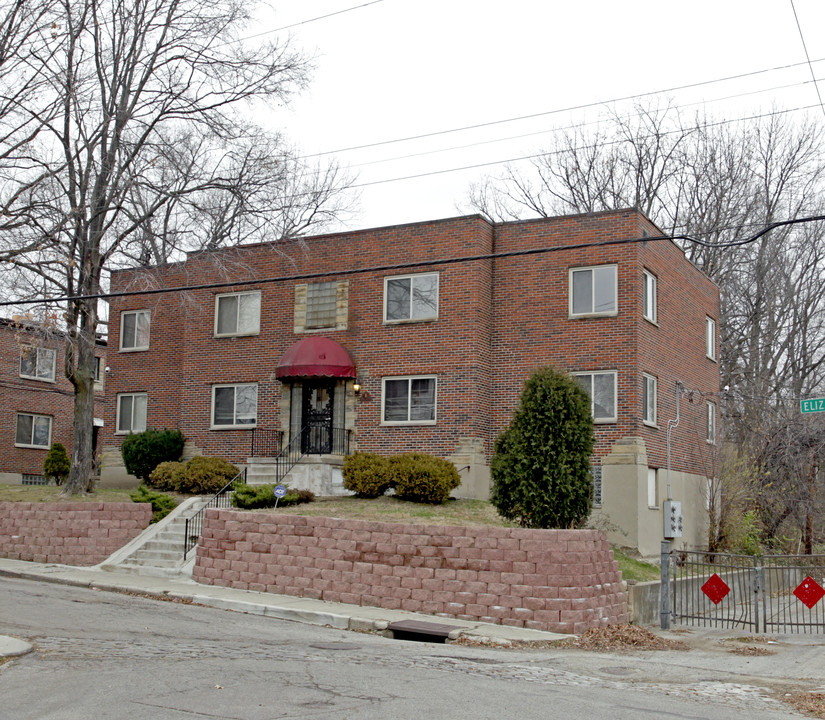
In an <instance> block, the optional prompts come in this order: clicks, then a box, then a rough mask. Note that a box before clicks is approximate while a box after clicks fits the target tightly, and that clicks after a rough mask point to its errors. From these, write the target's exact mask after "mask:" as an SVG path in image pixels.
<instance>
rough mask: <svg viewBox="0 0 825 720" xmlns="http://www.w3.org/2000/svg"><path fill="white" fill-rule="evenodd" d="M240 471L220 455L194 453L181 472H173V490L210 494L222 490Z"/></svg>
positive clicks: (193, 493) (192, 493)
mask: <svg viewBox="0 0 825 720" xmlns="http://www.w3.org/2000/svg"><path fill="white" fill-rule="evenodd" d="M239 472H240V471H239V470H238V468H236V467H235V466H234V465H233V464H232V463H231V462H229V461H228V460H225V459H224V458H220V457H205V456H203V455H196V456H195V457H193V458H192V459H191V460H189V461H188V462H187V463H186V466H185V468H184V469H183V472H181V473H177V474H175V476H174V477H175V490H176V491H177V492H180V493H189V494H191V495H210V494H213V493H216V492H218V490H222V489H223V488H224V487H226V485H228V484H229V481H230V480H231V479H232V478H234V477H235V476H236V475H237V474H238V473H239Z"/></svg>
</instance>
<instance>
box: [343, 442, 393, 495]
mask: <svg viewBox="0 0 825 720" xmlns="http://www.w3.org/2000/svg"><path fill="white" fill-rule="evenodd" d="M389 469H390V468H389V460H388V459H387V458H385V457H382V456H381V455H376V454H375V453H369V452H356V453H353V454H352V455H348V456H347V457H346V458H345V459H344V466H343V468H342V470H341V473H342V475H343V476H344V487H345V488H346V489H347V490H350V491H351V492H354V493H355V494H356V495H357V496H358V497H361V498H377V497H380V496H381V495H383V494H384V493H385V492H387V490H389V488H390V481H391V478H390V474H389Z"/></svg>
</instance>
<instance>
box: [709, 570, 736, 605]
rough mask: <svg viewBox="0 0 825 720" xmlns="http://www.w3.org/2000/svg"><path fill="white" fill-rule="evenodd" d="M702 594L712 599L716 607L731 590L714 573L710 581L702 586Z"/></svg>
mask: <svg viewBox="0 0 825 720" xmlns="http://www.w3.org/2000/svg"><path fill="white" fill-rule="evenodd" d="M702 592H703V593H705V595H707V596H708V598H710V600H711V602H713V604H714V605H718V604H719V603H720V602H721V601H722V599H723V598H724V597H725V595H727V594H728V593H729V592H730V588H729V587H728V584H727V583H726V582H725V581H724V580H722V578H720V577H719V576H718V575H717V574H716V573H713V575H711V576H710V578H709V579H708V581H707V582H706V583H705V584H704V585H702Z"/></svg>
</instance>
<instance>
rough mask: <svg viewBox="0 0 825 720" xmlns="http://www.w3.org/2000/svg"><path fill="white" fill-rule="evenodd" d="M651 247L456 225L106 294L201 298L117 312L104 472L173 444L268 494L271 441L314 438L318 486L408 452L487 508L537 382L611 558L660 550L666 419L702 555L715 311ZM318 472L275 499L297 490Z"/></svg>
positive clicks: (188, 267)
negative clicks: (581, 443) (454, 479)
mask: <svg viewBox="0 0 825 720" xmlns="http://www.w3.org/2000/svg"><path fill="white" fill-rule="evenodd" d="M661 234H662V233H661V231H660V230H659V229H658V228H657V227H656V226H655V225H653V224H652V223H651V222H650V221H649V220H648V219H647V218H645V217H644V216H643V215H642V214H640V213H639V212H637V211H635V210H625V211H616V212H606V213H599V214H592V215H577V216H566V217H557V218H549V219H540V220H530V221H523V222H511V223H501V224H491V223H490V222H488V221H487V220H485V219H484V218H482V217H480V216H468V217H459V218H453V219H447V220H438V221H433V222H423V223H415V224H409V225H401V226H396V227H385V228H377V229H370V230H363V231H356V232H346V233H340V234H330V235H323V236H318V237H311V238H306V239H303V240H301V241H293V242H289V243H281V244H277V245H276V244H273V245H268V244H261V245H253V246H244V247H240V248H234V249H231V250H219V251H213V252H201V253H194V254H191V255H189V257H188V258H187V260H186V261H185V262H182V263H178V264H173V265H168V266H164V267H157V268H142V269H136V270H124V271H119V272H115V273H113V275H112V291H113V292H115V293H117V292H121V291H127V290H135V289H139V290H145V289H147V288H156V289H160V288H184V287H188V288H193V287H195V286H198V287H200V288H201V289H188V290H185V291H178V292H171V293H157V294H148V293H144V294H136V295H129V296H124V297H119V298H114V299H113V300H112V303H111V312H110V318H111V323H110V327H111V332H110V337H109V342H110V347H111V348H112V350H111V351H110V353H109V361H108V362H109V365H110V366H111V374H110V375H109V377H108V378H107V381H108V387H107V391H108V392H109V393H110V396H111V398H112V402H111V403H110V405H109V408H108V410H107V415H106V422H105V428H104V442H103V444H104V449H107V450H108V453H107V454H106V456H107V459H106V460H105V466H106V468H107V470H106V471H105V472H108V473H109V474H110V475H111V477H112V478H113V479H114V478H115V476H116V475H117V473H118V472H121V473H122V472H123V471H122V468H118V467H117V463H118V460H119V445H120V441H121V439H122V436H123V435H124V434H126V433H128V432H130V431H139V430H142V429H143V428H145V427H152V428H162V427H168V428H180V430H182V431H183V433H184V435H185V437H186V438H187V452H188V453H190V454H194V453H196V452H197V453H203V454H208V455H221V456H224V457H227V458H229V459H230V460H232V461H233V462H236V463H241V464H245V465H248V466H249V471H250V476H252V474H253V470H255V469H256V468H257V472H258V476H259V477H265V476H266V472H267V471H266V467H265V466H266V463H267V462H268V459H267V457H266V456H270V458H269V459H271V456H272V455H274V454H276V453H277V449H276V450H272V449H271V446H272V444H273V443H272V440H271V438H272V437H273V433H275V437H276V438H277V439H276V441H275V443H274V444H275V446H276V448H279V447H283V446H284V445H286V444H287V443H288V441H289V439H290V438H296V437H298V436H300V433H301V428H306V427H310V426H311V427H312V428H314V429H313V430H312V431H311V432H310V433H309V434H306V433H305V435H304V437H303V438H302V439H301V440H300V443H301V445H302V448H301V449H302V451H303V452H304V453H305V454H307V456H309V457H305V458H304V459H303V463H305V464H306V463H307V462H308V460H309V459H310V458H314V459H315V460H316V461H317V462H316V463H315V465H314V466H313V467H314V468H315V470H318V469H319V468H321V467H327V468H332V470H331V474H329V477H331V478H332V479H331V481H329V482H331V483H332V484H333V485H334V484H335V483H336V482H340V472H339V471H336V470H335V468H336V467H337V465H336V460H335V456H336V455H340V454H341V453H343V452H347V451H352V450H353V449H359V450H367V451H373V452H378V453H381V454H394V453H400V452H408V451H423V452H429V453H433V454H436V455H439V456H442V457H446V458H449V459H451V460H452V461H453V462H455V463H456V465H457V466H458V467H459V468H460V469H461V472H462V476H463V478H464V481H463V484H462V488H461V489H460V492H461V493H462V494H464V495H465V496H476V497H485V496H486V494H487V492H488V489H489V467H488V465H489V459H490V454H491V451H492V446H493V443H494V440H495V438H496V436H497V434H498V433H499V432H500V431H501V429H502V428H503V427H504V426H505V425H506V424H507V423H508V421H509V419H510V417H511V414H512V411H513V409H514V407H515V405H516V403H517V400H518V396H519V393H520V391H521V387H522V383H523V381H524V380H525V378H526V377H527V376H528V375H529V374H530V372H531V371H532V370H534V369H535V368H537V367H540V366H543V365H548V364H550V365H554V366H556V367H557V368H559V369H562V370H564V371H567V372H569V373H571V374H572V375H574V376H575V377H577V378H578V380H579V381H580V382H581V383H582V384H583V385H584V386H585V387H586V389H587V390H588V391H589V392H590V394H591V397H592V398H593V414H594V419H595V432H596V438H597V443H596V450H595V454H594V458H593V466H594V474H595V476H596V482H597V487H596V503H597V506H600V510H599V512H600V513H601V514H602V516H603V517H604V519H605V520H606V521H607V522H606V523H605V525H606V526H607V527H609V528H614V529H613V530H612V531H611V532H612V535H613V537H612V539H613V540H614V541H615V542H618V543H619V544H622V545H628V546H631V547H639V548H640V549H642V551H643V552H645V553H646V554H652V553H653V552H656V548H657V547H658V545H657V543H658V540H659V539H660V538H661V527H662V519H661V505H662V500H663V499H664V498H665V497H667V495H666V492H667V488H666V486H665V485H666V480H665V476H666V472H665V468H666V458H667V426H668V421H671V420H672V421H674V422H675V419H676V415H677V398H678V402H679V413H680V414H679V424H678V425H677V426H676V427H675V428H673V430H672V436H671V471H672V472H671V489H672V491H673V496H674V497H676V498H678V499H681V500H682V501H683V504H684V510H685V518H684V519H685V536H684V541H685V543H686V544H688V545H701V544H702V543H703V540H704V538H703V532H704V531H703V527H704V520H705V517H704V515H705V502H706V480H705V478H707V477H709V476H711V475H712V472H713V470H712V458H713V455H714V453H713V449H714V446H715V442H716V438H715V432H716V414H717V409H716V402H717V397H718V391H719V372H718V365H717V361H716V348H717V331H716V327H717V319H718V315H719V293H718V289H717V287H716V286H715V285H714V284H713V283H712V282H711V281H709V280H708V279H707V278H706V277H705V276H704V275H702V274H701V273H700V272H699V271H698V270H697V269H696V268H695V267H694V266H693V265H692V264H691V263H690V262H688V261H687V259H686V258H685V256H684V254H683V253H682V251H681V250H680V249H679V248H678V247H677V246H676V245H675V244H673V243H672V242H670V241H667V240H644V239H645V238H653V237H656V236H660V235H661ZM376 268H381V269H376ZM233 283H235V284H233ZM203 286H210V287H203ZM677 382H679V383H681V387H682V388H684V389H685V391H686V392H685V393H677ZM341 438H345V439H346V440H347V441H348V443H349V444H348V445H346V446H345V445H343V444H342V441H341ZM253 444H254V445H255V448H254V449H253ZM268 446H269V447H268ZM267 447H268V449H264V448H267ZM293 447H294V446H293ZM342 448H343V449H342ZM261 456H264V457H261ZM262 468H263V469H262ZM315 470H313V471H312V472H307V473H305V474H304V476H302V477H301V478H300V481H299V480H298V478H297V477H292V478H289V482H290V483H291V484H292V485H293V486H296V487H301V486H307V485H311V484H312V483H313V482H317V481H318V477H319V476H318V473H317V472H315ZM319 472H320V471H319ZM336 472H337V475H336ZM313 473H314V474H313ZM313 478H315V479H314V480H313ZM104 480H105V476H104ZM113 481H115V480H113ZM324 482H326V483H327V484H326V485H323V483H324ZM329 482H328V481H322V485H323V486H322V487H313V488H312V489H315V490H320V491H321V492H324V491H325V490H329V487H330V486H329ZM677 493H679V494H677ZM680 494H681V495H680ZM651 549H652V550H651ZM649 551H650V552H649Z"/></svg>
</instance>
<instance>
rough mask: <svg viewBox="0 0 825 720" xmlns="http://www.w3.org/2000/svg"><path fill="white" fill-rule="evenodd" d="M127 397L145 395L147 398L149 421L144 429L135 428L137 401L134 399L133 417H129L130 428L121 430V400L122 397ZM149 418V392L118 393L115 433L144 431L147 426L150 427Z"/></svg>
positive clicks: (128, 433) (129, 433)
mask: <svg viewBox="0 0 825 720" xmlns="http://www.w3.org/2000/svg"><path fill="white" fill-rule="evenodd" d="M125 397H130V398H136V397H145V398H146V418H147V421H146V426H145V427H144V428H143V430H135V429H134V425H135V402H134V400H132V417H131V418H129V420H130V422H129V430H121V429H120V401H121V399H122V398H125ZM148 418H149V395H148V393H145V392H133V393H118V396H117V403H116V404H115V435H131V434H132V433H138V432H143V431H144V430H146V428H147V427H149V420H148Z"/></svg>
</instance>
